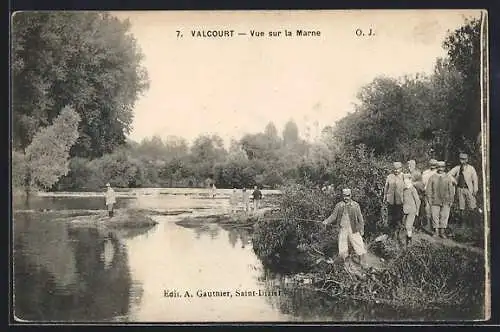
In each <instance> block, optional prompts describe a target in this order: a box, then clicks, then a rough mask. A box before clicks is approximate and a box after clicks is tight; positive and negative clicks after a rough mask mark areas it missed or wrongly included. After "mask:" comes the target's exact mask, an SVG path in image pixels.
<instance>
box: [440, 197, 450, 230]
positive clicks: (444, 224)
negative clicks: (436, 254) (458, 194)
mask: <svg viewBox="0 0 500 332" xmlns="http://www.w3.org/2000/svg"><path fill="white" fill-rule="evenodd" d="M450 209H451V207H450V205H449V204H443V206H442V207H441V211H440V218H439V226H440V227H441V237H442V238H447V236H446V229H447V228H448V218H450Z"/></svg>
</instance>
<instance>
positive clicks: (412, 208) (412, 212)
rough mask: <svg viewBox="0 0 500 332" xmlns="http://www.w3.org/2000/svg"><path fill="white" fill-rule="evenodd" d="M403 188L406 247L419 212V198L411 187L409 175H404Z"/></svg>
mask: <svg viewBox="0 0 500 332" xmlns="http://www.w3.org/2000/svg"><path fill="white" fill-rule="evenodd" d="M404 183H405V188H404V189H403V214H404V215H403V224H404V226H405V229H406V245H409V244H411V239H412V235H413V225H414V222H415V218H416V217H418V215H419V211H420V202H421V200H420V196H419V195H418V192H417V189H416V188H415V186H414V185H413V181H412V176H411V174H405V175H404Z"/></svg>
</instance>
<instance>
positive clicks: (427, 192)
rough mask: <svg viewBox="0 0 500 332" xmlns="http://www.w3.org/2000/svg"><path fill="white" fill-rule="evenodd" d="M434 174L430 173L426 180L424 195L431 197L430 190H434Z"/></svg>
mask: <svg viewBox="0 0 500 332" xmlns="http://www.w3.org/2000/svg"><path fill="white" fill-rule="evenodd" d="M433 177H434V176H432V175H431V177H430V178H429V180H428V181H427V186H426V187H425V195H426V196H427V197H428V198H430V197H432V192H433V191H434V188H433V187H434V179H433Z"/></svg>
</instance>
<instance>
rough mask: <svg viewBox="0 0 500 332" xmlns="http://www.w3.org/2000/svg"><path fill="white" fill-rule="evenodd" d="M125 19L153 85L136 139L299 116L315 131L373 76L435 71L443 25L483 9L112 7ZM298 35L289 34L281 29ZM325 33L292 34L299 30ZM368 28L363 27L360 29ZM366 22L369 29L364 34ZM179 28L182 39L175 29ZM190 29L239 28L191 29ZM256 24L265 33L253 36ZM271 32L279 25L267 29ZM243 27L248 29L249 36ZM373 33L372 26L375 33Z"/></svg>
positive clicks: (257, 126)
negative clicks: (225, 33)
mask: <svg viewBox="0 0 500 332" xmlns="http://www.w3.org/2000/svg"><path fill="white" fill-rule="evenodd" d="M113 14H114V15H116V16H117V17H119V18H120V19H126V18H128V19H129V20H130V22H131V33H132V34H133V35H134V37H135V38H136V40H137V43H138V45H139V47H140V48H141V50H142V52H143V54H144V60H143V66H144V67H145V68H146V69H147V71H148V73H149V79H150V88H149V90H148V91H146V92H145V93H144V94H143V95H142V96H141V97H140V99H139V100H138V101H137V102H136V104H135V111H134V120H133V124H132V127H133V129H132V132H131V134H130V138H131V139H133V140H136V141H140V140H142V139H143V138H145V137H152V136H153V135H158V136H160V137H162V138H166V137H168V136H171V135H174V136H181V137H184V138H185V139H186V140H187V141H188V142H192V141H193V140H194V139H195V138H196V137H197V136H198V135H200V134H218V135H219V136H221V137H222V138H223V139H224V141H225V142H226V144H227V143H228V142H229V141H230V139H231V138H234V139H239V138H241V137H242V136H243V135H244V134H245V133H256V132H262V131H263V130H264V128H265V126H266V124H267V123H269V122H271V121H272V122H273V123H274V124H275V125H276V127H277V129H278V131H279V132H280V133H281V131H282V130H283V128H284V125H285V123H286V122H287V121H289V120H294V121H295V122H296V123H297V125H298V127H299V132H300V135H301V136H302V137H303V138H307V133H309V137H310V138H311V139H314V138H315V137H316V136H317V135H318V134H319V132H320V130H321V128H323V127H324V126H327V125H333V124H334V123H335V121H337V120H339V119H340V118H342V117H343V116H345V115H346V114H348V112H351V111H353V110H354V104H355V103H357V99H356V94H357V92H358V91H359V89H360V88H361V87H362V86H364V85H366V84H368V83H370V82H371V81H372V80H373V79H374V78H375V77H376V76H379V75H385V76H390V77H400V76H402V75H414V74H416V73H431V72H432V70H433V67H434V64H435V61H436V58H438V57H443V56H445V55H446V53H445V50H444V49H443V48H442V41H443V40H444V38H445V36H446V33H447V31H449V30H454V29H456V28H458V27H459V26H460V25H462V24H463V23H464V20H465V17H479V15H480V12H479V11H478V10H469V11H465V10H453V11H450V10H418V11H415V10H404V11H403V10H391V11H387V10H363V11H361V10H352V11H247V12H235V11H233V12H231V11H218V12H214V11H212V12H210V11H205V12H187V11H184V12H182V11H176V12H173V11H170V12H166V11H158V12H152V11H142V12H113ZM285 29H286V30H288V31H292V34H293V35H292V37H285V36H283V34H284V30H285ZM298 29H303V30H311V31H320V36H316V37H301V36H296V30H298ZM357 29H362V30H363V31H364V33H365V36H357V35H356V30H357ZM370 29H371V30H372V35H371V36H368V34H369V31H370ZM177 30H179V31H181V33H182V38H179V37H178V36H177V32H176V31H177ZM192 30H234V34H235V36H234V37H232V38H213V37H212V38H194V37H192V36H191V31H192ZM250 30H254V31H262V32H264V33H265V36H264V37H252V36H250ZM269 31H281V36H279V37H268V32H269ZM238 32H241V33H247V35H245V36H239V35H237V34H238ZM373 33H374V34H373Z"/></svg>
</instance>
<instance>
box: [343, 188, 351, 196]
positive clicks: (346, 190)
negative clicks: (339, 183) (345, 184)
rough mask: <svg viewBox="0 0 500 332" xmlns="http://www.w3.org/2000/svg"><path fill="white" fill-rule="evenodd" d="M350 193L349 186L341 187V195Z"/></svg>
mask: <svg viewBox="0 0 500 332" xmlns="http://www.w3.org/2000/svg"><path fill="white" fill-rule="evenodd" d="M350 194H351V189H349V188H345V189H342V195H344V196H348V195H350Z"/></svg>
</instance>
